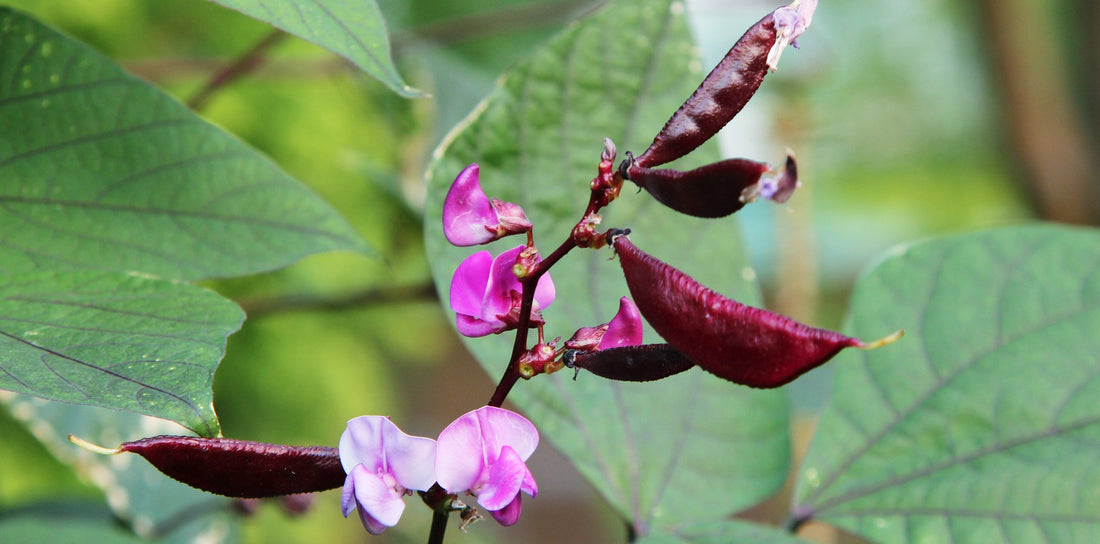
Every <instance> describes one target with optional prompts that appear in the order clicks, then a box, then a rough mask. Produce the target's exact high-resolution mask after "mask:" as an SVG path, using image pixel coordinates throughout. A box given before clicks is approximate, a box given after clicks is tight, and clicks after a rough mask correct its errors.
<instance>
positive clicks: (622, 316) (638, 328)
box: [565, 297, 643, 351]
mask: <svg viewBox="0 0 1100 544" xmlns="http://www.w3.org/2000/svg"><path fill="white" fill-rule="evenodd" d="M642 333H643V330H642V314H641V313H640V312H638V307H637V306H635V305H634V301H632V300H630V299H629V298H627V297H623V298H621V299H619V311H618V313H616V314H615V317H614V318H612V319H611V322H610V323H604V324H603V325H599V326H596V327H584V328H582V329H579V330H577V332H576V333H574V334H573V337H572V338H570V339H569V340H568V341H567V342H566V343H565V347H566V348H569V349H579V350H582V351H593V350H601V349H608V348H618V347H623V346H638V345H641V343H642Z"/></svg>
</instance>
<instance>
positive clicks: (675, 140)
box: [635, 13, 776, 167]
mask: <svg viewBox="0 0 1100 544" xmlns="http://www.w3.org/2000/svg"><path fill="white" fill-rule="evenodd" d="M775 36H776V33H775V21H774V18H773V17H772V14H771V13H769V14H767V15H765V16H764V18H763V19H761V20H760V21H758V22H757V23H756V24H755V25H752V27H750V28H749V29H748V30H747V31H746V32H745V34H744V35H743V36H741V39H740V40H738V41H737V43H735V44H733V47H732V48H730V50H729V52H728V53H726V56H725V57H723V58H722V61H721V62H719V63H718V66H715V67H714V69H713V70H711V72H710V74H708V75H707V77H706V79H704V80H703V82H702V83H701V84H700V85H699V88H698V89H696V90H695V93H693V94H692V95H691V97H690V98H688V99H687V101H686V102H684V104H683V105H682V106H680V109H679V110H677V111H676V113H674V114H672V117H671V118H669V120H668V122H667V123H665V126H664V128H662V129H661V132H659V133H658V134H657V137H656V138H654V139H653V143H651V144H650V145H649V148H648V149H646V150H645V152H643V153H642V154H641V155H638V158H637V159H635V163H636V164H637V165H639V166H645V167H651V166H658V165H661V164H665V163H666V162H670V161H673V160H676V159H678V158H680V157H683V156H684V155H687V154H688V153H690V152H691V151H692V150H693V149H695V148H697V147H699V146H700V145H702V144H703V142H705V141H707V140H709V139H710V138H711V137H712V136H714V135H715V134H716V133H717V132H718V131H719V130H721V128H722V127H724V126H726V123H729V122H730V120H731V119H733V116H735V115H737V112H739V111H741V108H743V107H745V103H747V102H748V101H749V98H752V95H753V94H755V93H756V90H757V89H758V88H760V83H761V82H762V81H764V76H765V75H766V74H767V73H768V52H769V51H770V50H771V48H772V46H773V45H775Z"/></svg>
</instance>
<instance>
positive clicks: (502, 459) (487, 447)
mask: <svg viewBox="0 0 1100 544" xmlns="http://www.w3.org/2000/svg"><path fill="white" fill-rule="evenodd" d="M538 443H539V434H538V431H537V430H536V429H535V426H534V425H532V424H531V422H530V421H527V419H526V418H524V417H523V416H521V415H519V414H517V413H515V412H511V411H508V410H505V409H503V408H497V407H494V406H484V407H481V408H478V409H477V410H473V411H471V412H467V413H466V414H463V415H462V416H461V417H459V418H458V419H456V420H455V421H454V422H452V423H451V424H450V425H448V426H447V428H446V429H443V432H441V433H439V440H438V442H437V444H438V446H437V451H436V461H435V473H436V477H437V478H438V479H439V485H440V487H442V488H443V489H445V490H446V491H447V492H449V493H463V492H468V493H470V494H472V495H474V496H476V497H477V503H478V505H480V506H481V507H482V508H484V509H485V510H488V511H489V513H490V515H492V516H493V519H496V520H497V522H499V523H500V524H501V525H506V526H507V525H513V524H515V523H516V521H518V520H519V515H520V512H521V510H522V508H523V503H522V499H521V493H526V494H528V495H530V496H532V497H534V496H535V495H536V494H538V485H537V484H536V483H535V477H534V476H533V475H532V474H531V471H530V470H528V468H527V465H526V464H525V461H527V458H529V457H530V456H531V454H532V453H534V451H535V448H536V447H537V446H538Z"/></svg>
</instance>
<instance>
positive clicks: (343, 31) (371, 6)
mask: <svg viewBox="0 0 1100 544" xmlns="http://www.w3.org/2000/svg"><path fill="white" fill-rule="evenodd" d="M212 1H214V2H217V3H218V4H221V5H223V6H225V7H227V8H232V9H235V10H237V11H239V12H241V13H243V14H245V15H247V16H249V17H252V18H254V19H259V20H261V21H265V22H267V23H270V24H271V25H272V26H275V27H276V28H279V29H282V30H285V31H286V32H289V33H291V34H294V35H295V36H298V37H299V38H302V39H303V40H307V41H311V42H313V43H315V44H317V45H320V46H321V47H324V48H325V49H328V50H329V51H332V52H333V53H336V54H337V55H340V56H342V57H344V58H346V59H348V60H350V61H351V62H352V63H354V64H355V65H356V66H358V67H359V69H360V70H363V71H364V72H366V73H367V74H369V75H370V76H371V77H373V78H375V79H377V80H378V81H381V82H382V83H384V84H385V85H386V86H387V87H389V88H391V89H393V90H394V91H395V92H397V93H398V94H400V95H402V96H407V97H416V96H420V95H421V92H420V91H418V90H416V89H414V88H412V87H409V86H408V85H406V84H405V81H404V80H403V79H401V75H400V74H398V73H397V67H395V66H394V65H393V57H392V55H391V54H390V39H389V35H388V34H387V32H386V21H385V20H383V18H382V12H381V11H379V10H378V2H376V1H375V0H307V1H301V0H212Z"/></svg>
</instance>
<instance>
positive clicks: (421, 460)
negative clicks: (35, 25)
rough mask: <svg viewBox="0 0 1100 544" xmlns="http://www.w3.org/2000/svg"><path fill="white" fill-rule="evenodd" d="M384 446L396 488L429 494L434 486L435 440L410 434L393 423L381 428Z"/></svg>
mask: <svg viewBox="0 0 1100 544" xmlns="http://www.w3.org/2000/svg"><path fill="white" fill-rule="evenodd" d="M387 422H388V420H387ZM382 445H383V449H384V450H385V456H386V463H387V465H388V468H389V473H390V474H392V475H393V478H394V480H395V481H396V482H397V485H399V486H401V487H403V488H405V489H415V490H417V491H427V490H428V488H429V487H431V486H432V484H434V483H435V440H432V439H431V438H424V437H422V436H410V435H407V434H405V433H404V432H402V431H401V429H398V428H397V425H394V424H393V423H390V424H389V425H388V426H383V427H382Z"/></svg>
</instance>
